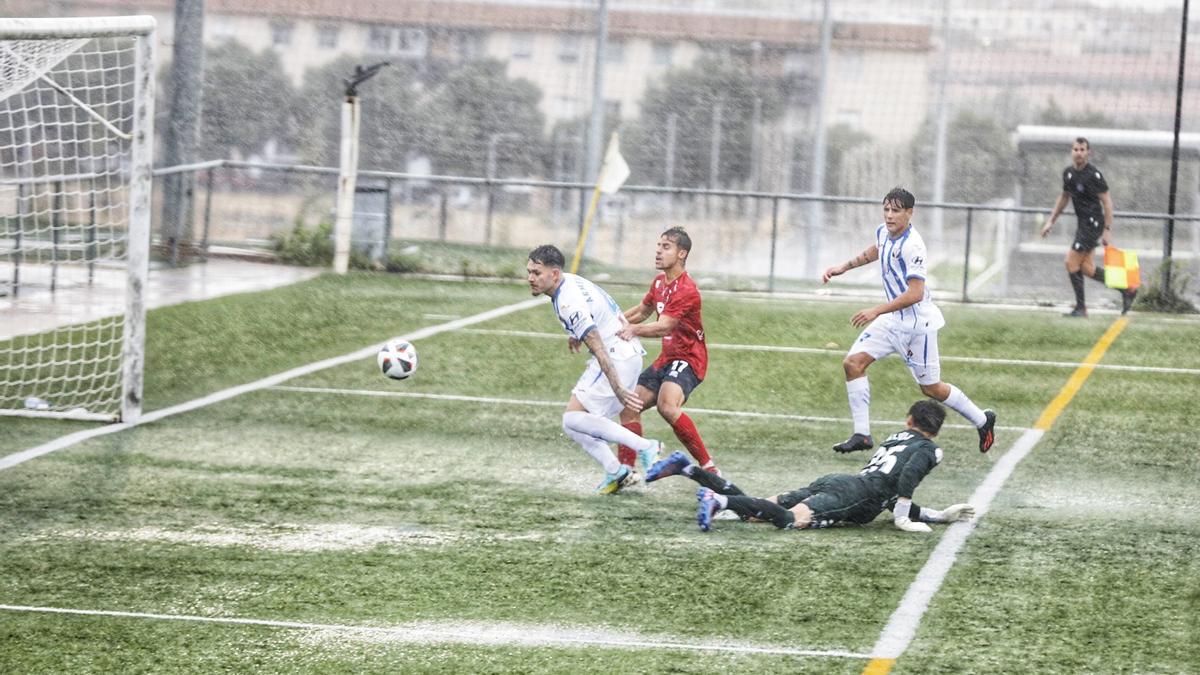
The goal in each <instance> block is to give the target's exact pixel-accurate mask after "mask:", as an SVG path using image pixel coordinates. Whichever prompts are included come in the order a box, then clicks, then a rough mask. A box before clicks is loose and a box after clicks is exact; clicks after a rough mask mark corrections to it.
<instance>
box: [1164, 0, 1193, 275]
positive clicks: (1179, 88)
mask: <svg viewBox="0 0 1200 675" xmlns="http://www.w3.org/2000/svg"><path fill="white" fill-rule="evenodd" d="M1179 23H1180V26H1181V27H1180V31H1179V75H1178V77H1177V78H1176V83H1175V131H1174V137H1173V139H1172V141H1171V184H1170V187H1169V188H1167V226H1166V228H1164V229H1163V259H1162V289H1163V292H1164V293H1173V291H1172V290H1171V255H1172V248H1173V246H1174V242H1175V193H1176V191H1177V190H1178V189H1179V126H1180V123H1181V122H1182V121H1183V83H1184V64H1185V63H1186V62H1187V34H1188V0H1183V16H1182V17H1181V18H1180V22H1179Z"/></svg>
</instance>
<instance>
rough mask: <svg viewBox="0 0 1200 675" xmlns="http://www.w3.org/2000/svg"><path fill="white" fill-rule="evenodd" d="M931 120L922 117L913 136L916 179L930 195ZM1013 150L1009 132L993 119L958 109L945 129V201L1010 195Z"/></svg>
mask: <svg viewBox="0 0 1200 675" xmlns="http://www.w3.org/2000/svg"><path fill="white" fill-rule="evenodd" d="M935 136H936V134H935V131H934V125H933V121H932V120H926V122H925V124H924V125H923V126H922V130H921V131H920V133H918V134H917V135H916V137H914V139H913V157H914V158H915V159H916V161H917V165H916V168H917V175H918V177H919V180H920V181H921V182H922V183H924V184H926V185H929V186H930V188H929V192H928V194H929V195H931V196H932V194H933V190H932V183H933V174H934V163H935V161H936V158H935V153H936V147H935V145H934V143H933V139H934V138H935ZM1015 167H1016V151H1015V150H1014V148H1013V145H1012V141H1011V139H1010V133H1009V131H1008V130H1007V129H1006V128H1005V127H1004V126H1003V125H1002V124H1001V123H1000V122H999V121H998V120H996V119H994V118H992V117H985V116H982V115H979V114H976V113H975V112H974V111H972V110H960V111H959V112H958V113H957V114H956V115H955V116H954V117H953V118H952V119H951V120H950V123H949V125H948V126H947V129H946V185H945V188H946V191H945V199H946V201H948V202H960V203H966V204H982V203H985V202H988V201H990V200H993V199H997V198H1001V197H1007V196H1010V195H1011V194H1012V187H1013V180H1014V176H1015V172H1016V168H1015Z"/></svg>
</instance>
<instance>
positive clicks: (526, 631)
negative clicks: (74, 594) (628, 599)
mask: <svg viewBox="0 0 1200 675" xmlns="http://www.w3.org/2000/svg"><path fill="white" fill-rule="evenodd" d="M0 610H3V611H8V612H30V613H41V614H72V615H77V616H104V617H115V618H122V619H155V620H160V621H190V622H195V623H217V624H234V625H241V626H268V627H271V628H289V629H298V630H318V631H337V632H343V633H366V634H370V635H380V636H392V637H394V638H396V639H399V640H407V641H409V642H424V643H456V644H472V645H478V644H504V645H508V646H512V645H519V646H523V647H555V646H575V645H580V646H585V647H608V648H615V649H670V650H684V651H694V650H703V651H711V652H732V653H736V654H774V655H781V656H829V657H838V658H848V659H868V658H870V656H869V655H867V654H859V653H855V652H850V651H844V650H840V649H796V648H792V647H760V646H754V645H727V644H725V645H723V644H704V643H690V642H656V641H652V640H640V639H637V638H634V637H630V638H629V639H622V638H609V639H605V638H593V637H572V636H569V635H564V634H562V633H561V632H559V631H554V632H543V633H539V631H537V630H536V627H531V626H521V630H519V631H515V632H514V631H512V630H511V629H504V628H501V629H500V630H487V629H477V630H470V629H464V628H457V629H455V628H441V627H438V626H436V625H428V624H426V625H411V626H351V625H342V624H328V623H305V622H300V621H274V620H271V619H239V618H234V617H228V618H227V617H214V616H195V615H190V614H152V613H149V612H120V611H111V610H98V609H64V608H61V607H29V606H25V605H0ZM497 640H499V641H497Z"/></svg>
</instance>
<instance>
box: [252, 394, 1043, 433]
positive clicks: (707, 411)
mask: <svg viewBox="0 0 1200 675" xmlns="http://www.w3.org/2000/svg"><path fill="white" fill-rule="evenodd" d="M270 389H271V391H290V392H295V393H300V394H332V395H338V396H374V397H377V398H424V399H432V400H437V401H462V402H466V403H491V404H506V405H523V406H533V407H540V408H563V407H564V406H565V405H566V404H565V403H564V402H563V401H536V400H532V399H521V398H494V397H489V396H462V395H459V394H429V393H423V392H415V391H380V390H378V389H338V388H336V387H296V386H287V385H280V386H275V387H270ZM688 412H689V413H699V414H701V415H719V416H724V417H752V418H759V419H778V420H792V421H797V422H817V423H828V424H848V423H850V422H852V421H853V420H851V419H850V418H848V417H817V416H814V415H792V414H788V413H768V412H754V411H749V410H720V409H716V408H691V407H689V408H688ZM871 423H872V424H882V425H892V426H895V425H900V426H903V425H904V424H905V422H904V420H871ZM942 428H943V429H970V430H972V431H973V430H974V429H975V427H973V426H971V425H969V424H943V425H942ZM996 428H997V429H1001V430H1004V431H1028V430H1029V429H1028V428H1027V427H1005V426H997V427H996Z"/></svg>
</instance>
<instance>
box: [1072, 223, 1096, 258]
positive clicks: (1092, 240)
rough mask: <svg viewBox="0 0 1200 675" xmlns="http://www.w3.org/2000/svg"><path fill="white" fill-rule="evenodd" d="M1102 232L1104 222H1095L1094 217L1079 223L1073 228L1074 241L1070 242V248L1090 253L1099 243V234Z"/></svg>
mask: <svg viewBox="0 0 1200 675" xmlns="http://www.w3.org/2000/svg"><path fill="white" fill-rule="evenodd" d="M1102 234H1104V223H1097V222H1096V220H1095V219H1094V218H1088V220H1087V222H1082V223H1079V227H1077V228H1075V241H1073V242H1071V250H1072V251H1079V252H1080V253H1091V252H1092V251H1093V250H1095V248H1096V246H1097V245H1098V244H1099V243H1100V235H1102Z"/></svg>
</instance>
